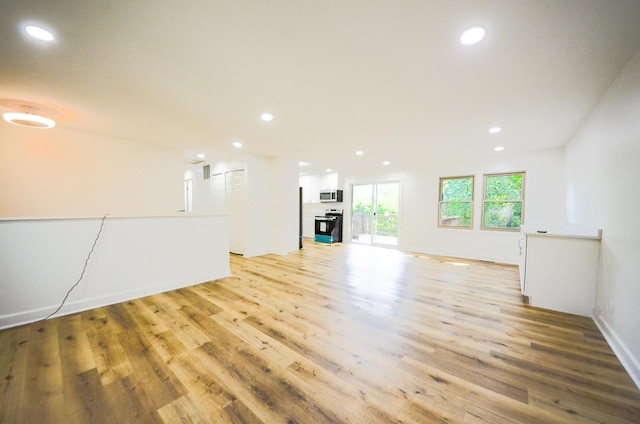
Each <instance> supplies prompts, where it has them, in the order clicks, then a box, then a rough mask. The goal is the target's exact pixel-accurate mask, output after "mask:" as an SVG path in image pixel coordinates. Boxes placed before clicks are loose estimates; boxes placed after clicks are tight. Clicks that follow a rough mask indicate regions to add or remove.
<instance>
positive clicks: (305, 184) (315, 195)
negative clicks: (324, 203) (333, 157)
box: [300, 172, 338, 203]
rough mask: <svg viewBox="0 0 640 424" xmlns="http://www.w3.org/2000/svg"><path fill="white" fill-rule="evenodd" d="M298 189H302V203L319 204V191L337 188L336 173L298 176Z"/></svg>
mask: <svg viewBox="0 0 640 424" xmlns="http://www.w3.org/2000/svg"><path fill="white" fill-rule="evenodd" d="M300 187H302V201H303V202H304V203H319V202H320V190H328V189H333V190H335V189H337V188H338V173H337V172H327V173H324V174H314V175H303V176H300Z"/></svg>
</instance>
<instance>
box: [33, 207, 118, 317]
mask: <svg viewBox="0 0 640 424" xmlns="http://www.w3.org/2000/svg"><path fill="white" fill-rule="evenodd" d="M107 216H109V214H108V213H106V214H104V216H103V217H102V222H100V229H99V230H98V234H97V235H96V239H95V240H94V241H93V245H92V246H91V250H90V251H89V255H87V260H85V261H84V267H82V273H80V278H78V281H76V283H75V284H74V285H73V286H71V288H70V289H69V291H68V292H67V294H66V295H65V296H64V299H62V303H61V304H60V306H58V309H56V310H55V311H53V312H51V313H50V314H49V315H47V316H46V317H44V318H42V319H41V320H40V321H46V320H48V319H49V318H51V317H52V316H54V315H55V314H57V313H58V312H59V311H60V309H62V307H63V306H64V303H65V302H66V301H67V298H68V297H69V295H70V294H71V292H72V291H73V289H75V288H76V287H77V286H78V284H80V281H82V277H84V272H85V271H86V270H87V265H89V259H91V254H92V253H93V249H95V247H96V244H98V239H99V238H100V234H101V233H102V227H104V221H105V220H106V219H107ZM40 321H38V322H40Z"/></svg>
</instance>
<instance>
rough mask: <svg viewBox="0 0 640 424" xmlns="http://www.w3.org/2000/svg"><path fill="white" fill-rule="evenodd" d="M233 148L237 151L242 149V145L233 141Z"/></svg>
mask: <svg viewBox="0 0 640 424" xmlns="http://www.w3.org/2000/svg"><path fill="white" fill-rule="evenodd" d="M233 147H235V148H236V149H239V148H241V147H242V143H240V142H239V141H234V142H233Z"/></svg>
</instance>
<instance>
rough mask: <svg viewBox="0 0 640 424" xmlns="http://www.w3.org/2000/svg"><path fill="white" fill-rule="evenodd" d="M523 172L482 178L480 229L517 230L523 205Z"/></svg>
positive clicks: (521, 216)
mask: <svg viewBox="0 0 640 424" xmlns="http://www.w3.org/2000/svg"><path fill="white" fill-rule="evenodd" d="M523 183H524V172H518V173H512V174H493V175H485V176H484V204H483V208H482V228H483V229H485V230H512V231H515V230H519V229H520V225H521V224H522V220H523V219H522V218H523V215H522V211H523V203H524V184H523Z"/></svg>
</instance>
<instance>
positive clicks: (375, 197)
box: [351, 182, 400, 246]
mask: <svg viewBox="0 0 640 424" xmlns="http://www.w3.org/2000/svg"><path fill="white" fill-rule="evenodd" d="M351 189H352V191H351V237H352V241H354V242H356V243H363V244H383V245H391V246H397V245H398V205H399V203H400V183H399V182H389V183H378V184H357V185H353V186H352V188H351Z"/></svg>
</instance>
